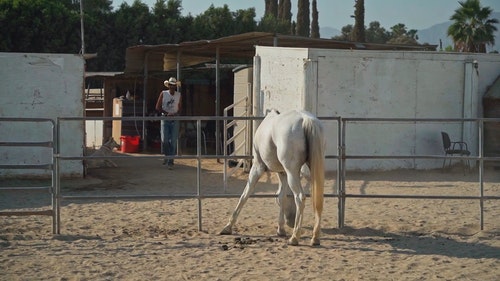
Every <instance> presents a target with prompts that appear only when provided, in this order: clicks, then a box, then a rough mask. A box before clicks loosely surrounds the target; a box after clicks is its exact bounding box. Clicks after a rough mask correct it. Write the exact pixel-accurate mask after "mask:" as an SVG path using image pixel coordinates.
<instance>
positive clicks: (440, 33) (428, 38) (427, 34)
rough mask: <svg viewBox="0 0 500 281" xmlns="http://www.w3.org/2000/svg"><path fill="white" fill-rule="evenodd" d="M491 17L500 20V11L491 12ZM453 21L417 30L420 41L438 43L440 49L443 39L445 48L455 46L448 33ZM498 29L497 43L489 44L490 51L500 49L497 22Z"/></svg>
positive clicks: (498, 34)
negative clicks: (440, 42)
mask: <svg viewBox="0 0 500 281" xmlns="http://www.w3.org/2000/svg"><path fill="white" fill-rule="evenodd" d="M491 18H496V19H499V20H500V12H494V13H491ZM452 23H453V22H452V21H447V22H443V23H439V24H435V25H433V26H431V27H429V28H426V29H422V30H419V31H418V32H417V35H418V42H419V43H422V44H423V43H429V44H432V45H438V50H439V40H440V39H441V41H442V44H443V49H445V48H446V47H447V46H453V40H451V38H450V37H448V35H447V31H448V27H449V26H450V25H451V24H452ZM496 27H497V29H498V30H497V31H496V32H495V43H496V44H495V45H494V46H488V47H487V50H488V52H491V51H493V50H497V51H500V25H499V24H497V25H496Z"/></svg>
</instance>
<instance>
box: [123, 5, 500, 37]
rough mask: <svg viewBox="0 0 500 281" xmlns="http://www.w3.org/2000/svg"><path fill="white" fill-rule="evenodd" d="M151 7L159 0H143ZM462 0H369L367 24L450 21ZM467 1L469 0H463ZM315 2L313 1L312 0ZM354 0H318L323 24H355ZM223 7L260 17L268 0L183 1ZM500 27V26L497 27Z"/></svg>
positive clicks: (196, 9) (201, 8)
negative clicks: (265, 1)
mask: <svg viewBox="0 0 500 281" xmlns="http://www.w3.org/2000/svg"><path fill="white" fill-rule="evenodd" d="M140 1H141V2H142V3H145V4H146V5H148V6H149V7H150V8H151V7H153V5H154V3H155V2H156V0H140ZM458 1H459V0H365V25H368V24H369V23H370V22H372V21H378V22H380V24H381V26H382V27H384V28H386V29H390V28H391V27H392V26H394V25H396V24H398V23H403V24H405V26H406V27H407V28H408V29H417V30H420V29H426V28H429V27H431V26H432V25H434V24H438V23H442V22H446V21H448V20H449V18H450V16H451V15H453V13H454V11H455V9H457V8H459V7H460V6H459V4H458ZM461 1H465V0H461ZM124 2H126V3H128V4H129V5H131V4H132V3H133V2H134V0H113V7H115V8H118V7H119V6H120V5H121V4H122V3H124ZM297 2H298V1H297V0H292V18H296V16H297V7H296V6H297ZM310 2H312V0H310ZM354 2H355V1H354V0H317V5H318V11H319V25H320V27H333V28H336V29H339V30H340V29H341V28H342V27H343V26H346V25H348V24H354V19H353V18H351V17H350V16H351V15H353V14H354ZM211 4H213V5H214V7H222V6H224V4H227V6H228V7H229V10H231V11H237V10H239V9H248V8H250V7H254V8H255V12H256V18H255V19H256V20H260V18H261V17H262V16H263V14H264V0H182V14H183V15H187V14H189V13H190V14H191V15H193V16H196V15H199V14H201V13H203V12H205V11H206V10H207V9H208V8H209V7H210V5H211ZM481 5H482V6H483V7H490V8H491V9H492V10H493V11H494V12H500V1H499V0H481ZM497 27H498V28H499V29H500V26H497Z"/></svg>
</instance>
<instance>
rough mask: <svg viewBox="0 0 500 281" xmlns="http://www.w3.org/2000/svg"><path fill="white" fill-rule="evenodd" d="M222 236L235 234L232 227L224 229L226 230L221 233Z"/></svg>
mask: <svg viewBox="0 0 500 281" xmlns="http://www.w3.org/2000/svg"><path fill="white" fill-rule="evenodd" d="M219 234H220V235H231V234H233V231H232V230H231V227H228V226H226V227H224V229H222V230H221V232H220V233H219Z"/></svg>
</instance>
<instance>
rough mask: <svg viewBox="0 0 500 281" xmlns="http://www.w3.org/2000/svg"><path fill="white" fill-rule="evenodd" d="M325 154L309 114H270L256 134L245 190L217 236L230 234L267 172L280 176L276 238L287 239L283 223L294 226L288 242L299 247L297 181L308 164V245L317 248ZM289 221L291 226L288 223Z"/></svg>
mask: <svg viewBox="0 0 500 281" xmlns="http://www.w3.org/2000/svg"><path fill="white" fill-rule="evenodd" d="M324 151H325V140H324V136H323V127H322V126H321V122H320V121H319V120H318V119H317V118H316V117H314V116H313V115H312V114H311V113H309V112H306V111H295V110H294V111H290V112H287V113H284V114H279V112H277V111H276V110H272V111H271V112H269V113H268V114H267V116H266V118H264V120H263V121H262V123H261V124H260V126H259V127H258V129H257V131H256V132H255V137H254V158H253V164H252V168H251V170H250V175H249V177H248V182H247V184H246V186H245V190H244V191H243V194H242V195H241V197H240V200H239V202H238V205H237V206H236V209H235V210H234V212H233V214H232V216H231V217H230V219H229V222H228V224H227V225H226V226H225V227H224V229H223V230H222V231H221V233H220V234H231V233H232V227H233V225H234V224H235V222H236V220H237V218H238V215H239V213H240V211H241V209H242V208H243V205H244V204H245V202H246V201H247V200H248V197H249V196H250V194H252V193H253V191H254V188H255V185H256V184H257V182H258V181H259V178H260V177H261V176H262V174H263V173H264V172H265V171H266V170H268V171H272V172H276V173H277V174H278V177H279V188H278V192H277V194H278V204H279V206H280V211H279V216H278V230H277V233H278V235H279V236H286V232H285V228H284V224H285V220H286V221H287V224H288V225H289V226H290V227H293V234H292V236H291V237H290V239H289V240H288V243H289V244H290V245H298V244H299V239H300V234H301V226H302V218H303V211H304V205H305V198H306V196H305V194H304V190H303V188H302V186H301V182H300V172H301V167H302V166H303V165H307V166H308V167H309V170H310V175H311V178H310V180H311V198H312V205H313V209H314V215H315V222H314V229H313V234H312V238H311V245H313V246H316V245H319V244H320V242H319V235H320V227H321V226H320V221H321V212H322V211H323V188H324V187H323V183H324V175H325V174H324V159H325V157H324V156H325V155H324ZM288 187H289V188H288ZM290 189H291V191H292V192H293V196H294V199H295V200H294V202H295V204H293V202H291V201H292V200H289V199H288V196H287V193H290ZM296 210H298V212H296ZM291 216H293V217H291ZM292 218H293V222H294V223H293V225H292V224H291V223H290V222H291V220H292Z"/></svg>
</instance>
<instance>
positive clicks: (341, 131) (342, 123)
mask: <svg viewBox="0 0 500 281" xmlns="http://www.w3.org/2000/svg"><path fill="white" fill-rule="evenodd" d="M163 118H164V117H64V118H58V119H57V121H56V122H55V124H56V127H55V130H54V132H53V134H54V135H55V136H56V137H55V138H54V139H53V140H51V141H48V142H0V146H33V145H34V146H48V147H52V148H53V151H54V152H53V162H52V163H53V164H52V163H49V164H47V165H45V166H44V167H39V168H48V169H52V172H53V177H52V178H53V180H52V182H53V184H52V186H50V187H48V188H49V189H50V190H51V194H52V198H53V200H52V210H50V211H44V212H40V213H35V212H31V213H28V214H29V215H52V216H53V232H54V233H56V234H60V225H61V222H60V208H61V201H62V200H69V201H71V200H95V199H113V200H116V199H123V200H127V199H129V200H131V199H197V202H198V229H199V230H200V231H201V230H202V208H201V203H202V200H203V199H205V198H238V197H239V195H235V194H203V190H202V186H201V180H200V179H201V160H203V159H224V160H227V159H247V160H249V159H251V158H252V157H251V155H234V154H232V155H230V156H228V155H227V152H226V149H224V150H225V151H224V153H223V154H221V155H203V154H202V153H201V152H202V139H203V138H202V121H217V122H228V121H229V122H231V121H233V120H244V121H259V120H262V118H261V117H212V116H196V117H194V116H191V117H189V116H177V117H169V118H172V119H175V120H179V121H195V122H196V140H197V141H196V147H197V149H196V155H179V156H171V157H167V156H163V155H161V156H159V155H137V156H135V155H134V156H109V157H107V156H75V155H61V152H60V140H61V136H60V131H61V130H60V127H61V124H62V123H65V122H72V121H81V122H83V121H85V120H103V121H112V120H122V121H142V122H146V121H160V120H162V119H163ZM319 119H321V120H322V122H335V123H336V127H337V144H338V145H337V153H336V154H334V155H326V159H333V160H335V161H336V162H337V169H336V183H337V184H336V188H335V189H334V192H333V193H332V194H325V197H334V198H337V199H338V225H339V227H343V226H344V217H345V210H346V202H345V201H346V198H394V199H463V200H478V201H479V209H480V220H481V229H483V227H484V219H483V212H484V201H485V200H498V199H500V196H485V195H484V189H483V183H484V179H483V173H484V162H485V161H500V157H485V156H484V155H483V136H484V133H483V132H484V130H483V126H484V123H485V122H500V119H496V118H495V119H493V118H487V119H486V118H478V119H424V118H422V119H401V118H340V117H320V118H319ZM0 121H4V122H19V121H36V122H52V121H51V120H47V119H30V120H27V119H20V118H2V119H0ZM362 122H380V123H395V122H398V123H420V122H434V123H440V124H443V123H448V122H458V123H463V122H474V123H476V124H477V127H478V136H479V139H478V148H477V149H478V154H477V156H461V157H454V159H464V160H476V161H478V173H479V177H478V182H479V190H478V195H477V196H446V195H436V196H429V195H389V194H388V195H367V194H349V193H347V192H346V184H345V182H346V177H347V176H346V170H347V168H346V167H347V166H346V165H347V163H346V162H347V160H350V159H440V160H445V159H446V156H444V155H375V156H374V155H368V154H367V155H359V154H349V153H347V148H348V143H346V131H347V130H348V129H349V127H350V126H352V124H354V123H362ZM224 128H225V130H227V127H225V126H224ZM224 135H226V136H227V132H225V133H224ZM327 137H328V136H327ZM128 157H139V158H154V159H158V158H164V159H169V158H172V159H196V160H197V175H196V176H197V184H196V185H197V186H196V190H197V194H195V195H193V194H180V195H172V194H170V195H169V194H165V195H107V196H104V195H99V196H68V195H64V194H62V193H61V188H60V180H61V173H60V165H61V162H62V161H66V160H91V159H112V158H128ZM10 168H25V167H12V166H11V165H0V169H10ZM224 180H226V178H225V179H224ZM5 189H9V188H2V190H5ZM275 196H276V195H275V194H254V195H252V197H258V198H259V197H260V198H274V197H275ZM0 215H19V213H17V212H4V213H0Z"/></svg>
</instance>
